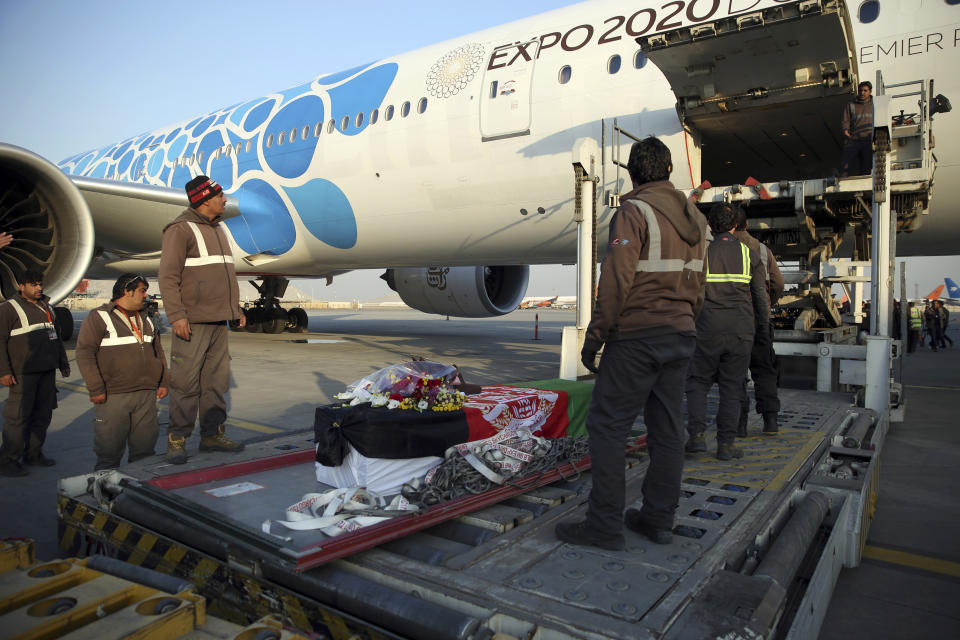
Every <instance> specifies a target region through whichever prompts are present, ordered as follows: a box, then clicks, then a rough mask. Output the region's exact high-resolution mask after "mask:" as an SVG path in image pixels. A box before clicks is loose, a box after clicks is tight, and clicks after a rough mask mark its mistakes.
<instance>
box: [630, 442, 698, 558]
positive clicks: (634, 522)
mask: <svg viewBox="0 0 960 640" xmlns="http://www.w3.org/2000/svg"><path fill="white" fill-rule="evenodd" d="M700 438H701V439H702V438H703V434H701V435H700ZM623 523H624V524H625V525H627V528H628V529H630V530H631V531H636V532H637V533H639V534H640V535H642V536H644V537H646V538H647V539H648V540H650V542H652V543H654V544H670V543H671V542H673V532H672V531H670V529H660V528H657V527H655V526H653V525H652V524H650V523H649V522H647V520H646V519H644V517H643V516H642V515H640V510H639V509H627V510H626V512H625V513H624V514H623Z"/></svg>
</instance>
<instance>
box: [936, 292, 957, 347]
mask: <svg viewBox="0 0 960 640" xmlns="http://www.w3.org/2000/svg"><path fill="white" fill-rule="evenodd" d="M933 304H934V305H936V312H937V320H938V324H939V325H940V347H941V348H943V349H946V348H947V342H948V341H949V342H950V346H951V347H952V346H953V338H951V337H950V336H948V335H947V326H948V325H949V324H950V311H949V310H948V309H947V308H946V307H945V306H944V305H943V300H937V301H936V302H934V303H933Z"/></svg>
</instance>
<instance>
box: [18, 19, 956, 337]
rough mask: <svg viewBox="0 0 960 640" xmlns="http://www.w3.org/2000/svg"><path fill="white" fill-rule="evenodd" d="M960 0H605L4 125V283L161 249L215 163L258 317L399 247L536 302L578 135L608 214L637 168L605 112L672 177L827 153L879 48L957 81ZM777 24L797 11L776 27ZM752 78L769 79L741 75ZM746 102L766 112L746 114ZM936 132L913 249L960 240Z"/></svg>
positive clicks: (470, 283)
mask: <svg viewBox="0 0 960 640" xmlns="http://www.w3.org/2000/svg"><path fill="white" fill-rule="evenodd" d="M951 4H953V3H952V2H946V1H941V2H925V3H922V4H918V3H915V2H907V1H905V0H904V1H897V0H884V1H883V2H861V3H851V5H850V7H849V11H850V13H847V9H845V8H844V5H842V4H839V3H838V2H836V1H834V0H804V1H803V2H798V1H797V0H723V1H721V0H676V1H673V2H663V1H662V0H656V1H655V2H650V1H647V2H643V1H640V2H637V1H632V2H627V1H626V0H594V1H591V2H584V3H581V4H578V5H574V6H570V7H565V8H562V9H557V10H555V11H551V12H548V13H545V14H541V15H538V16H533V17H530V18H526V19H523V20H519V21H516V22H513V23H510V24H506V25H503V26H500V27H495V28H491V29H488V30H485V31H481V32H478V33H474V34H471V35H467V36H463V37H458V38H455V39H453V40H448V41H445V42H441V43H439V44H436V45H432V46H428V47H424V48H422V49H419V50H416V51H413V52H411V53H407V54H403V55H399V56H396V57H393V58H388V59H384V60H379V61H377V62H374V63H371V64H365V65H362V66H358V67H355V68H353V69H349V70H346V71H342V72H339V73H334V74H329V75H322V76H319V77H316V78H313V79H311V80H309V81H307V82H305V83H304V84H301V85H299V86H296V87H293V88H290V89H286V90H284V91H278V92H276V93H273V94H269V95H266V96H261V97H257V98H253V99H252V100H249V101H247V102H244V103H242V104H236V105H231V106H228V107H225V108H223V109H219V110H216V111H213V112H211V113H207V114H202V115H199V116H197V117H195V118H192V119H190V120H186V121H183V122H179V123H176V124H172V125H169V126H163V127H159V128H157V129H153V130H151V131H147V132H143V133H139V134H137V135H133V136H129V137H126V138H123V139H121V140H120V141H118V142H116V143H112V144H108V145H105V146H103V147H101V148H99V149H93V150H89V151H84V152H81V153H78V154H76V155H74V156H71V157H69V158H66V159H64V160H62V161H61V162H60V163H59V165H58V167H55V166H53V165H51V164H49V163H47V162H46V161H45V160H43V159H42V158H40V157H38V156H36V155H34V154H32V153H30V152H28V151H26V150H24V149H20V148H19V147H11V146H5V145H0V197H2V199H0V230H3V231H9V232H11V233H13V235H14V236H15V240H14V242H13V244H11V245H10V247H8V248H7V249H6V250H5V251H4V252H3V253H2V255H0V290H2V295H3V296H5V297H7V296H10V295H11V294H12V293H13V291H14V290H15V281H14V273H15V270H16V268H17V267H18V266H22V265H28V266H33V265H39V266H42V267H44V268H45V269H46V270H47V274H48V281H49V282H50V283H52V286H51V287H50V288H49V293H50V295H51V297H52V298H53V300H54V301H58V300H60V299H62V298H63V297H65V296H66V295H68V294H69V293H70V292H71V291H72V290H73V289H74V288H75V287H76V286H77V284H78V283H79V282H80V280H81V279H82V278H83V277H85V276H87V275H90V276H91V277H110V276H112V275H115V274H118V273H122V272H134V273H143V274H150V273H155V272H156V269H157V266H158V264H159V249H160V238H161V230H162V228H163V227H164V226H165V225H166V224H167V222H169V221H170V220H171V219H173V218H174V217H176V215H178V214H179V213H180V211H181V209H182V208H183V206H184V205H185V203H186V199H185V196H184V193H183V185H184V184H185V183H186V182H187V181H188V180H189V179H190V178H192V177H193V176H196V175H198V174H206V175H210V176H211V177H213V178H214V179H215V180H216V181H218V182H219V183H220V184H222V185H223V187H224V189H225V191H226V193H227V194H228V195H229V196H230V199H229V205H228V211H227V215H228V216H229V218H228V219H227V220H226V223H225V224H226V227H227V231H228V237H229V239H230V243H231V248H232V250H233V255H234V262H235V264H236V267H237V272H238V273H239V274H241V276H246V277H250V278H262V279H263V284H262V286H261V288H260V291H261V296H262V297H261V300H260V301H259V302H258V304H257V305H256V306H255V307H254V308H252V309H251V310H250V316H249V317H248V318H249V325H250V327H251V328H252V329H256V328H263V330H266V331H279V330H283V329H284V328H289V329H292V330H294V329H295V330H302V329H303V327H295V326H293V325H295V324H296V318H294V316H296V317H300V316H298V315H297V314H292V313H291V314H288V313H287V312H286V311H284V310H283V309H281V308H280V307H279V305H278V304H277V299H279V298H280V297H281V296H282V295H283V291H284V290H285V288H286V284H287V278H290V277H314V278H315V277H334V276H336V275H338V274H342V273H344V272H346V271H349V270H352V269H360V268H384V269H386V272H385V273H384V280H386V282H387V283H388V284H389V286H390V287H392V288H393V289H395V290H396V291H397V292H398V293H399V294H400V296H401V297H402V299H403V300H404V302H406V303H407V304H408V305H409V306H411V307H413V308H416V309H420V310H421V311H426V312H430V313H440V314H446V315H455V316H474V317H481V316H493V315H500V314H504V313H508V312H509V311H512V310H513V309H516V308H517V307H518V306H519V305H521V300H523V296H524V293H525V290H526V285H527V279H528V270H529V267H528V265H530V264H554V263H569V262H570V261H571V260H572V259H573V258H574V257H575V254H576V250H575V246H576V228H577V225H576V223H575V222H574V206H575V204H574V199H573V193H572V188H571V185H572V183H573V180H572V178H573V169H572V150H573V149H574V146H575V145H576V144H577V143H578V141H581V140H583V139H584V138H587V139H592V140H593V141H594V142H595V143H596V145H597V147H598V148H599V149H600V150H601V152H600V161H599V165H598V166H596V167H594V170H595V172H596V174H597V175H598V176H599V179H600V182H599V184H598V185H597V194H598V201H599V204H600V210H599V224H600V229H599V230H598V233H599V234H600V235H599V237H600V238H603V237H605V232H606V231H605V225H606V223H607V222H608V221H609V217H610V214H611V212H612V209H611V207H610V206H608V205H609V204H610V203H611V200H610V199H609V198H608V196H609V195H612V194H617V193H620V192H623V191H626V190H628V189H629V186H630V185H629V178H628V176H627V174H626V172H625V171H624V170H623V169H622V168H621V167H620V166H619V165H617V164H616V162H617V161H618V159H619V161H620V162H625V161H626V156H627V154H628V151H629V146H630V144H631V142H632V140H630V139H628V138H627V137H623V138H621V137H620V136H619V133H618V132H615V130H614V128H613V123H614V120H616V122H617V123H618V125H619V127H621V128H623V129H624V130H627V131H629V132H631V133H632V134H633V135H637V136H648V135H655V136H658V137H659V138H660V139H662V140H663V141H664V142H665V143H666V144H667V145H668V146H669V147H670V148H671V150H672V154H673V166H674V171H673V174H672V176H671V178H672V180H673V181H674V183H675V184H676V186H677V187H678V188H680V189H692V188H693V187H695V186H696V185H699V184H700V183H701V182H702V181H703V180H704V179H709V180H710V181H712V182H713V183H714V184H734V183H742V182H743V181H744V179H745V178H746V177H747V176H754V177H756V178H758V179H760V180H778V179H785V178H804V177H810V176H821V175H822V176H826V175H830V173H831V171H832V169H833V168H834V167H836V166H837V164H838V158H839V155H840V144H841V138H840V132H839V119H840V113H841V111H842V108H843V105H844V104H846V103H847V102H848V101H849V100H850V99H852V98H853V96H854V88H855V87H856V83H857V80H858V79H871V80H873V79H874V77H875V72H876V71H877V70H878V69H883V72H884V74H885V77H886V78H887V80H888V81H889V82H896V81H900V80H912V79H917V78H922V77H928V78H933V77H936V84H937V89H938V91H941V92H944V93H947V94H954V95H958V94H960V91H955V89H957V88H958V86H960V85H958V74H956V73H954V72H953V71H952V70H953V69H954V68H955V66H956V65H955V64H954V63H955V61H956V52H957V49H956V47H957V46H958V45H957V43H958V42H960V36H958V35H957V34H960V22H958V17H960V16H958V12H957V10H956V8H955V7H953V6H949V5H951ZM770 24H773V25H778V24H785V25H788V26H790V25H793V26H790V29H789V31H788V32H784V31H773V32H771V35H761V32H760V31H759V29H762V28H764V27H765V26H766V25H770ZM826 27H830V28H829V29H826ZM687 28H694V29H699V31H697V33H698V34H699V35H698V36H697V37H698V38H700V37H702V38H703V41H704V42H706V41H707V40H710V41H711V42H713V41H714V40H713V39H715V41H716V42H718V43H719V42H721V40H722V42H723V43H728V44H729V46H730V48H729V51H726V50H725V51H726V53H724V54H722V55H720V54H718V55H717V56H715V57H712V58H711V59H710V61H709V62H704V63H702V64H701V63H699V62H696V60H694V59H693V58H691V61H690V64H689V65H688V66H687V67H686V68H687V74H686V76H685V78H686V80H684V82H685V83H686V84H684V86H673V87H671V85H670V84H669V82H668V81H667V78H666V76H665V75H664V73H662V72H661V70H660V69H659V68H658V67H657V66H656V65H655V64H654V63H653V62H650V61H649V60H648V57H647V54H646V53H645V51H644V50H643V49H641V45H640V44H638V40H643V39H645V38H648V37H649V36H652V35H653V34H656V33H661V32H667V31H676V30H677V29H681V30H683V29H687ZM851 28H852V31H853V33H854V34H855V36H856V44H855V45H854V44H853V43H852V42H850V37H851V33H850V30H851ZM825 29H826V30H825ZM711 30H712V32H711ZM721 32H722V34H721V35H718V34H720V33H721ZM784 33H789V37H787V36H784V35H783V34H784ZM774 34H776V35H774ZM724 38H725V39H724ZM778 38H779V39H778ZM651 51H652V50H651ZM671 51H672V50H671ZM654 53H655V52H653V53H651V56H653V55H654ZM662 53H663V55H673V54H672V53H670V52H662ZM693 54H694V52H687V53H686V54H685V55H691V56H693ZM787 54H790V55H793V56H794V57H793V58H790V57H788V56H787ZM787 60H789V62H787ZM937 70H939V71H940V73H939V74H938V73H937ZM760 80H762V81H763V82H765V83H768V84H769V86H768V87H766V88H764V89H763V90H762V91H760V90H757V89H756V88H755V86H756V85H755V84H750V83H751V82H759V81H760ZM744 82H746V83H747V84H744ZM767 89H770V90H769V91H768V90H767ZM751 91H752V93H750V92H751ZM745 92H746V93H745ZM784 92H786V94H790V95H796V96H807V95H808V94H810V93H811V92H812V93H815V94H816V95H817V97H818V98H819V99H820V101H819V102H817V104H818V105H820V106H819V107H817V108H815V109H814V108H811V109H808V110H807V111H805V112H804V114H803V117H802V118H801V119H796V118H794V116H792V115H791V116H784V113H785V112H782V111H778V109H783V108H785V107H787V106H789V104H788V103H789V101H786V102H785V101H784V100H783V96H784V95H786V94H785V93H784ZM790 92H793V93H790ZM748 98H749V99H748ZM678 99H679V100H680V102H681V104H682V105H684V106H683V108H682V109H681V113H682V112H683V111H684V109H686V110H688V111H689V110H690V109H695V108H697V105H700V106H702V105H703V104H710V105H713V106H715V107H716V113H711V114H708V117H705V118H704V119H703V121H702V125H703V128H701V129H698V128H697V127H696V126H694V125H692V124H691V123H690V122H689V121H688V122H686V126H685V125H684V123H682V122H681V120H680V118H679V117H678ZM751 105H752V106H754V107H757V110H755V111H754V112H752V113H755V114H756V117H755V116H750V117H743V116H742V114H743V113H744V112H745V111H746V108H747V107H748V106H751ZM711 108H712V107H711ZM738 109H739V110H741V111H740V113H741V117H740V118H739V119H738V120H734V118H736V117H737V112H738ZM68 110H69V101H68V100H65V101H64V111H65V113H64V117H69V113H68ZM761 112H762V113H763V114H767V115H763V116H762V118H760V115H761ZM778 113H779V114H780V115H779V116H777V115H776V114H778ZM798 117H799V116H798ZM758 118H759V119H758ZM956 120H957V119H956V118H954V119H944V120H943V121H942V122H940V121H939V120H938V122H937V138H938V139H939V140H941V141H950V142H954V141H956V140H958V139H960V136H958V132H957V130H956V124H955V123H956ZM78 126H82V123H78ZM615 134H616V135H615ZM730 136H733V137H732V138H731V137H730ZM734 140H739V141H740V142H739V143H737V144H740V145H741V146H740V147H736V148H734V147H732V146H730V144H732V142H730V141H734ZM936 152H937V155H938V157H939V162H940V168H939V169H938V174H937V175H938V180H937V193H936V197H935V198H934V204H933V207H932V209H931V212H930V215H929V218H930V219H929V220H927V221H926V222H925V223H924V225H923V227H922V228H921V229H920V230H918V231H916V232H914V233H912V234H904V235H903V236H902V238H901V239H900V240H899V241H898V243H899V244H898V250H899V251H900V253H901V255H931V254H938V253H945V254H951V253H955V252H956V251H957V249H956V247H957V246H960V224H958V219H957V215H956V206H957V205H956V203H957V202H958V201H960V193H958V192H957V186H958V185H960V175H957V168H958V167H960V158H958V153H960V152H958V150H957V145H956V144H945V145H942V146H941V147H938V148H937V151H936ZM600 244H601V245H602V244H603V243H602V242H601V243H600ZM91 260H92V262H91ZM948 284H949V283H948ZM291 323H293V325H291Z"/></svg>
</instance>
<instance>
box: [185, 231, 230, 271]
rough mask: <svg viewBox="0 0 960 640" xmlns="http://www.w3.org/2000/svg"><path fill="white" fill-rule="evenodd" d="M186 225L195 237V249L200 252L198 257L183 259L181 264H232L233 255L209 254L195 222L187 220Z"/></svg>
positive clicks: (192, 265) (197, 265)
mask: <svg viewBox="0 0 960 640" xmlns="http://www.w3.org/2000/svg"><path fill="white" fill-rule="evenodd" d="M187 226H188V227H190V230H191V231H193V235H194V236H195V237H196V238H197V251H199V252H200V257H198V258H187V259H186V260H184V261H183V266H185V267H202V266H203V265H207V264H233V256H223V255H213V256H212V255H210V253H209V252H208V251H207V243H206V242H205V241H204V239H203V234H202V233H200V227H198V226H197V223H196V222H187Z"/></svg>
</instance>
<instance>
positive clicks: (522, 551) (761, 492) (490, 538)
mask: <svg viewBox="0 0 960 640" xmlns="http://www.w3.org/2000/svg"><path fill="white" fill-rule="evenodd" d="M782 400H783V405H784V407H785V409H784V412H783V414H782V422H781V425H782V429H781V433H780V434H778V435H776V436H772V437H771V436H762V435H759V427H758V426H757V425H751V432H752V433H754V434H755V435H751V437H748V438H746V439H741V440H740V441H739V442H741V443H742V446H743V447H744V449H745V451H746V454H745V456H744V458H742V459H740V460H735V461H730V462H720V461H718V460H716V459H715V458H713V457H711V456H710V455H709V454H705V455H701V456H697V457H692V458H688V459H687V464H686V466H685V469H684V479H683V486H682V489H683V492H682V496H681V500H680V508H679V510H678V517H677V526H676V528H675V539H674V542H673V543H672V544H670V545H664V546H657V545H653V544H651V543H649V542H648V541H647V540H646V539H645V538H642V537H641V536H639V535H637V534H634V533H632V532H629V531H627V532H626V535H627V550H625V551H623V552H607V551H602V550H599V549H595V548H591V547H576V546H571V545H567V544H563V543H561V542H560V541H559V540H557V539H556V537H555V536H554V533H553V529H554V526H555V525H556V524H557V523H558V522H561V521H563V520H566V519H575V518H580V517H582V516H583V512H584V510H585V502H586V498H587V496H588V494H589V488H590V474H589V472H583V473H577V472H576V471H575V470H574V469H567V470H565V471H564V472H563V473H562V474H561V473H558V474H557V477H556V478H541V479H540V480H542V482H538V483H531V484H530V485H529V486H530V487H532V488H528V487H527V486H524V485H523V483H520V484H521V486H520V487H519V488H518V487H509V489H511V494H510V495H507V493H506V492H503V493H500V494H498V493H497V492H498V491H502V490H503V489H506V488H507V487H501V488H500V489H494V490H492V491H490V492H487V493H488V494H491V495H488V496H485V498H486V501H484V496H483V494H481V496H471V497H468V498H465V499H463V498H462V499H460V500H461V501H464V502H462V503H461V504H457V502H458V501H457V500H455V501H452V502H449V503H444V504H441V505H436V506H434V507H432V508H431V509H428V510H426V512H425V513H422V514H415V515H406V516H400V517H398V518H396V519H394V520H391V521H388V522H386V523H381V524H377V525H373V526H371V527H369V528H366V529H361V530H360V531H358V532H355V533H353V534H345V535H344V536H339V537H337V538H328V537H326V536H324V535H323V534H321V533H319V532H295V535H294V536H286V537H287V538H289V540H283V539H281V538H279V537H277V536H271V535H268V534H263V533H262V532H261V531H260V529H259V525H260V523H261V522H262V521H263V520H265V519H268V518H275V519H279V518H282V517H283V509H284V507H285V506H286V505H289V504H292V503H293V502H296V501H297V500H298V499H299V498H300V497H301V496H302V495H303V494H304V493H308V492H312V491H319V490H322V489H323V488H325V487H322V486H318V483H317V482H316V480H315V478H314V473H313V463H312V449H313V445H312V443H311V442H310V438H309V436H308V435H307V434H305V433H301V434H297V435H286V436H282V437H279V438H276V439H273V440H268V441H265V442H261V443H258V444H254V445H251V446H250V447H248V450H247V451H245V452H244V453H242V454H239V456H232V457H229V458H228V460H229V461H230V464H228V465H222V464H221V465H219V466H209V465H210V463H211V462H212V461H213V460H214V458H213V457H212V456H211V457H208V458H207V459H206V460H205V459H204V458H202V457H199V456H198V459H191V460H190V461H189V462H188V464H187V465H186V468H185V469H183V470H182V471H181V470H180V469H177V471H178V472H179V473H177V474H170V471H172V468H171V467H170V466H169V465H165V464H158V463H157V462H156V459H153V461H152V462H151V463H146V464H141V463H137V464H134V465H130V466H128V467H125V468H124V469H122V474H123V475H124V476H127V478H128V479H126V480H124V481H123V482H119V481H118V480H117V478H116V477H114V478H112V479H111V480H109V481H107V482H106V483H105V482H103V481H102V480H103V478H104V477H106V476H104V475H102V474H101V475H100V476H97V475H95V474H89V475H84V476H77V477H74V478H67V479H64V480H62V481H61V484H60V492H59V498H58V510H59V514H60V515H59V518H60V521H59V525H60V538H61V545H62V546H63V548H64V550H65V551H67V552H68V553H74V554H75V553H80V552H90V551H95V550H101V551H104V552H107V553H108V554H110V555H113V556H116V557H118V558H120V559H123V560H126V561H128V562H131V563H133V564H137V565H142V566H145V567H148V568H152V569H156V570H158V571H161V572H163V573H168V574H171V575H174V576H178V577H181V578H185V579H187V580H190V581H191V582H193V583H194V584H196V585H197V587H198V590H199V591H200V592H201V593H202V594H203V595H205V596H206V597H207V598H208V599H209V601H210V604H209V609H210V611H211V613H214V614H215V615H219V616H221V617H226V618H228V619H232V620H234V621H237V622H246V621H248V620H253V619H256V618H257V617H260V616H263V615H267V614H274V615H276V616H278V617H280V618H281V619H283V620H284V621H285V622H286V624H288V625H290V626H292V627H294V628H297V629H300V630H302V631H311V632H315V633H323V634H328V635H330V636H332V637H337V638H340V637H343V638H349V637H351V636H353V635H356V636H358V637H362V638H365V637H370V638H373V637H391V638H489V637H492V635H493V634H494V633H500V634H503V635H501V636H499V637H517V638H520V637H523V638H638V637H661V636H664V637H703V636H704V634H706V633H710V634H714V633H716V634H717V635H723V634H724V633H727V632H731V631H737V632H739V633H747V632H748V630H749V631H750V632H753V633H756V634H758V635H764V636H769V635H771V633H773V632H776V633H778V634H779V635H789V634H790V633H791V632H792V633H798V632H799V631H798V630H803V629H810V628H814V629H815V628H817V626H818V625H819V620H820V619H821V618H822V616H823V614H824V612H825V608H826V603H827V602H828V601H829V594H830V590H831V589H832V585H833V581H834V580H835V578H836V574H837V572H839V569H840V566H841V565H844V564H845V565H847V566H855V565H856V564H857V562H858V561H859V553H860V546H861V545H862V539H863V537H864V536H865V531H866V527H867V526H868V525H869V520H870V517H871V515H872V498H871V496H872V495H873V493H874V491H875V483H876V455H877V454H878V452H879V445H880V443H882V439H883V433H882V430H883V426H882V425H883V424H884V423H882V422H880V423H878V424H871V423H870V421H869V419H868V417H867V418H864V417H863V415H862V412H863V410H860V409H855V408H853V407H851V406H850V396H849V395H845V394H823V393H814V392H806V391H784V392H783V398H782ZM713 401H715V396H714V398H713ZM642 428H643V427H642V424H638V430H640V431H642ZM857 430H860V431H857ZM853 431H857V432H856V433H853ZM861 431H862V433H861ZM845 440H846V444H847V445H848V446H847V447H844V446H842V445H843V442H844V441H845ZM850 445H855V446H850ZM278 454H279V455H278ZM283 458H286V461H287V462H289V463H290V464H282V465H277V464H276V460H278V459H283ZM271 459H272V460H273V462H268V461H270V460H271ZM215 460H216V461H218V462H222V461H223V460H224V457H223V456H220V457H217V458H215ZM251 461H256V462H251ZM243 464H247V465H251V464H252V465H255V466H257V467H258V468H259V470H255V469H248V471H249V473H246V474H244V475H242V476H238V475H231V472H230V471H229V468H231V467H233V468H234V470H235V469H236V465H243ZM205 465H207V466H205ZM646 467H647V457H646V455H645V453H644V452H643V451H642V450H640V451H636V452H633V453H631V454H630V455H629V456H628V470H627V497H628V502H633V501H638V500H639V499H640V486H641V483H642V481H643V477H644V473H645V470H646ZM98 477H99V478H100V481H99V482H98ZM188 479H189V480H188ZM243 483H250V484H249V485H243ZM535 484H539V485H540V486H534V485H535ZM238 485H240V486H238ZM253 485H256V486H259V487H262V488H261V489H256V490H246V491H244V490H243V486H246V487H247V488H248V489H249V488H250V487H252V486H253ZM143 487H149V489H147V490H146V491H141V490H142V489H143ZM124 494H127V497H124ZM814 494H815V495H814ZM144 496H147V498H149V501H148V500H147V498H144ZM217 496H219V497H217ZM811 496H813V497H811ZM811 501H812V502H813V503H814V504H813V506H812V507H811V506H810V504H808V503H811ZM124 503H143V505H146V506H148V507H149V508H140V509H137V508H133V509H130V508H129V507H125V506H124ZM818 509H819V513H817V511H818ZM441 513H442V515H440V514H441ZM811 513H813V515H812V516H811V515H810V514H811ZM431 514H432V517H433V518H434V519H431V520H427V521H421V522H418V520H421V519H424V518H430V517H431ZM148 520H149V522H148ZM311 536H312V537H311ZM352 536H357V537H355V538H353V537H352ZM778 541H780V544H778ZM785 546H786V547H789V548H788V549H787V551H786V553H785V551H784V547H785ZM367 547H371V548H367ZM364 548H365V549H366V550H361V549H364ZM291 549H293V550H294V551H291ZM324 549H326V550H328V551H329V550H333V551H335V553H332V554H331V555H330V556H329V557H327V558H324V560H323V563H322V564H318V565H317V566H314V564H315V563H311V566H312V567H313V568H307V567H306V566H305V565H304V564H303V563H301V567H300V568H299V569H298V567H297V561H298V559H299V560H303V559H304V558H305V557H307V556H308V555H310V554H318V553H319V554H322V553H323V551H324ZM344 549H347V550H348V551H349V553H341V552H342V551H344ZM296 550H305V553H306V555H304V554H299V552H298V551H296ZM307 552H309V553H307ZM298 554H299V555H298ZM317 557H318V556H317ZM758 571H759V572H760V573H762V574H763V575H760V573H758ZM801 604H803V606H801ZM811 625H813V626H811ZM797 637H800V636H797Z"/></svg>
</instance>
